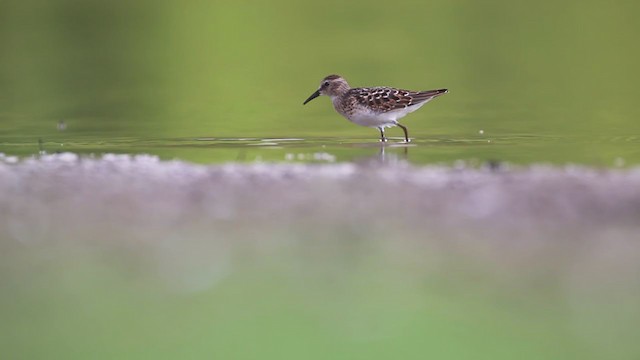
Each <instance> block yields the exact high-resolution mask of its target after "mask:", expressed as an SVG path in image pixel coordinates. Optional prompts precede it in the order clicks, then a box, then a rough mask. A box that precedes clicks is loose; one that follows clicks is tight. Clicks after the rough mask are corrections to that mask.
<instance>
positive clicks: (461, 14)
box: [0, 0, 640, 166]
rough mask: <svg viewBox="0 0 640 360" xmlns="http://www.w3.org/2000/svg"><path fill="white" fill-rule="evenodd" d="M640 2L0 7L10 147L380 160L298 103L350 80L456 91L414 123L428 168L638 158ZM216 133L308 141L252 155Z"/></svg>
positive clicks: (208, 158)
mask: <svg viewBox="0 0 640 360" xmlns="http://www.w3.org/2000/svg"><path fill="white" fill-rule="evenodd" d="M639 7H640V5H638V4H637V3H636V2H633V1H612V2H606V3H605V2H601V1H563V2H556V1H536V2H511V1H487V2H477V1H460V0H454V1H415V2H411V1H398V2H394V3H393V4H391V3H382V2H379V3H377V2H360V1H348V2H346V1H332V0H329V1H316V2H294V1H271V2H258V1H243V2H234V3H231V2H220V1H180V2H178V1H160V2H158V1H145V0H139V1H109V2H104V1H92V0H82V1H72V0H47V1H37V0H29V1H13V0H3V1H2V2H1V3H0V47H1V55H0V81H1V86H0V121H1V125H2V126H1V127H0V151H2V152H5V153H9V154H18V155H27V154H35V153H37V151H38V146H37V142H38V139H40V140H41V141H42V143H43V145H42V146H41V148H43V149H44V150H46V151H48V152H53V151H59V150H61V147H64V149H65V150H70V151H77V152H96V153H101V152H128V153H130V152H147V153H154V154H158V155H161V156H162V157H163V158H174V157H178V158H182V159H187V160H192V161H198V162H205V163H208V162H221V161H230V160H236V159H238V158H242V159H247V160H252V159H255V158H257V157H262V158H266V159H270V160H280V161H282V160H284V159H285V155H286V154H287V153H298V152H314V151H317V150H318V148H319V145H324V149H328V150H324V151H329V152H330V153H332V154H334V155H336V156H337V158H338V159H339V160H352V159H353V158H354V157H355V156H356V155H358V156H359V155H367V154H370V155H375V154H376V153H377V149H371V148H366V149H362V148H361V147H359V146H356V145H357V144H361V143H374V144H375V141H376V140H377V132H376V131H375V130H372V129H367V128H362V127H359V126H355V125H353V124H351V123H349V122H348V121H346V120H344V119H342V118H341V117H340V116H339V115H338V114H336V113H335V112H334V110H333V109H332V107H331V105H330V103H329V101H328V100H327V99H326V98H324V99H319V100H316V101H314V102H313V103H310V104H308V105H307V106H304V107H303V106H302V105H301V103H302V101H303V100H304V99H305V98H306V97H307V96H308V95H309V94H310V93H311V92H313V91H314V90H315V89H316V88H317V86H318V84H319V81H320V79H322V77H324V76H325V75H328V74H331V73H338V74H341V75H343V76H344V77H345V78H347V80H349V81H350V83H351V85H352V86H375V85H388V86H395V87H403V88H409V89H431V88H440V87H447V88H449V89H450V90H451V93H450V94H448V95H447V96H444V97H442V98H440V99H438V100H437V101H434V102H433V103H431V104H429V105H428V106H427V107H425V108H423V109H421V110H420V111H419V112H417V113H414V114H412V115H410V116H409V117H407V118H406V119H405V120H404V123H405V124H406V125H407V126H408V127H409V129H410V130H411V136H412V137H413V138H414V145H416V146H415V147H414V148H412V149H411V150H410V152H409V160H411V161H414V162H418V163H429V162H438V161H452V160H455V159H464V160H466V159H480V160H487V159H492V160H508V161H513V162H518V163H532V162H541V161H544V162H554V163H566V162H579V163H585V164H592V165H600V166H611V165H613V164H615V163H624V164H635V163H638V162H639V161H640V153H639V152H638V151H637V149H638V142H639V141H640V140H639V134H640V122H639V121H637V118H638V113H639V111H638V107H637V106H636V99H637V98H638V97H639V96H640V90H638V86H637V80H636V78H637V76H636V74H637V70H636V67H637V64H638V63H639V61H640V50H639V46H638V45H637V41H636V40H637V39H636V35H637V34H638V32H639V30H640V29H639V28H640V25H638V22H637V21H636V17H637V15H638V13H639V12H638V8H639ZM60 121H63V122H64V124H65V125H66V130H65V131H64V132H61V131H58V130H57V129H56V124H58V123H59V122H60ZM480 130H482V131H483V134H479V132H480ZM400 133H401V132H400V130H398V129H393V130H391V132H390V134H391V135H392V136H400ZM220 138H229V139H232V140H235V139H242V138H257V139H264V138H302V139H305V140H309V142H304V141H303V142H298V143H296V144H295V146H290V145H289V148H287V146H285V145H283V144H278V145H280V146H279V147H276V148H271V149H265V148H267V147H258V148H259V149H257V150H256V147H255V146H254V147H250V148H249V149H247V146H246V145H247V144H246V143H243V142H237V143H236V142H233V141H231V143H230V142H229V141H227V142H222V143H221V142H219V141H217V140H218V139H220ZM319 139H320V140H319ZM318 141H320V143H319V142H318ZM354 143H355V144H354ZM238 147H239V148H241V149H244V150H239V149H238ZM240 151H246V152H249V153H248V155H246V156H245V155H243V156H239V155H238V153H239V152H240ZM391 151H394V150H391Z"/></svg>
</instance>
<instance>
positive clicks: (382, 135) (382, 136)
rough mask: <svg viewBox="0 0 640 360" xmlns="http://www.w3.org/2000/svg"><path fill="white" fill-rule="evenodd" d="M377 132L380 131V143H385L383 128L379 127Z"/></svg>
mask: <svg viewBox="0 0 640 360" xmlns="http://www.w3.org/2000/svg"><path fill="white" fill-rule="evenodd" d="M378 130H380V141H381V142H387V138H386V137H384V128H383V127H379V128H378Z"/></svg>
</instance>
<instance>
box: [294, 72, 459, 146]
mask: <svg viewBox="0 0 640 360" xmlns="http://www.w3.org/2000/svg"><path fill="white" fill-rule="evenodd" d="M447 92H449V91H448V90H447V89H438V90H427V91H410V90H402V89H395V88H390V87H372V88H351V87H349V84H348V83H347V81H346V80H345V79H344V78H343V77H342V76H340V75H329V76H327V77H325V78H324V79H322V81H321V82H320V87H319V88H318V90H316V92H314V93H313V94H311V96H309V98H308V99H307V100H305V101H304V103H302V104H303V105H304V104H306V103H308V102H309V101H311V100H313V99H315V98H317V97H318V96H320V95H327V96H329V97H331V102H333V107H334V108H335V109H336V111H337V112H338V113H340V115H342V116H344V117H346V118H347V119H348V120H349V121H351V122H354V123H356V124H358V125H362V126H368V127H373V128H377V129H378V130H380V141H382V142H385V141H387V138H386V137H385V136H384V129H385V128H388V127H392V126H399V127H400V128H402V131H404V140H405V141H406V142H409V133H408V131H407V128H406V127H405V126H403V125H402V124H400V123H399V122H398V120H399V119H401V118H402V117H404V116H405V115H407V114H409V113H411V112H414V111H416V110H418V109H419V108H420V107H421V106H422V105H424V104H426V103H427V102H429V101H430V100H432V99H434V98H436V97H438V96H440V95H442V94H446V93H447Z"/></svg>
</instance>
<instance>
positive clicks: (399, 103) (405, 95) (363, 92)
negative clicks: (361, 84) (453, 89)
mask: <svg viewBox="0 0 640 360" xmlns="http://www.w3.org/2000/svg"><path fill="white" fill-rule="evenodd" d="M351 91H353V92H354V93H353V95H354V96H355V98H356V100H357V102H358V103H359V104H361V105H364V106H367V107H369V108H371V109H375V110H377V111H380V112H387V111H391V110H397V109H403V108H406V107H409V106H412V105H417V104H421V103H423V102H425V101H428V100H431V99H433V98H434V97H436V96H439V95H442V94H445V93H446V92H447V89H438V90H427V91H409V90H402V89H395V88H388V87H375V88H356V89H351Z"/></svg>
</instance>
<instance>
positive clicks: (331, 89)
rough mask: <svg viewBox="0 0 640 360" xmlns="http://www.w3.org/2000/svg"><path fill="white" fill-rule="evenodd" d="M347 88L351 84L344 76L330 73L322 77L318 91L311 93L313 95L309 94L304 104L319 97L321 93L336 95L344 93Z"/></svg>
mask: <svg viewBox="0 0 640 360" xmlns="http://www.w3.org/2000/svg"><path fill="white" fill-rule="evenodd" d="M347 90H349V84H348V83H347V81H346V80H345V79H344V78H343V77H342V76H340V75H329V76H327V77H325V78H324V79H322V81H321V82H320V87H319V88H318V90H316V92H314V93H313V94H311V96H309V98H308V99H307V100H305V101H304V103H303V105H304V104H306V103H308V102H309V101H311V100H313V99H315V98H317V97H318V96H320V95H327V96H330V97H335V96H338V95H341V94H343V93H344V92H345V91H347Z"/></svg>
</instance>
